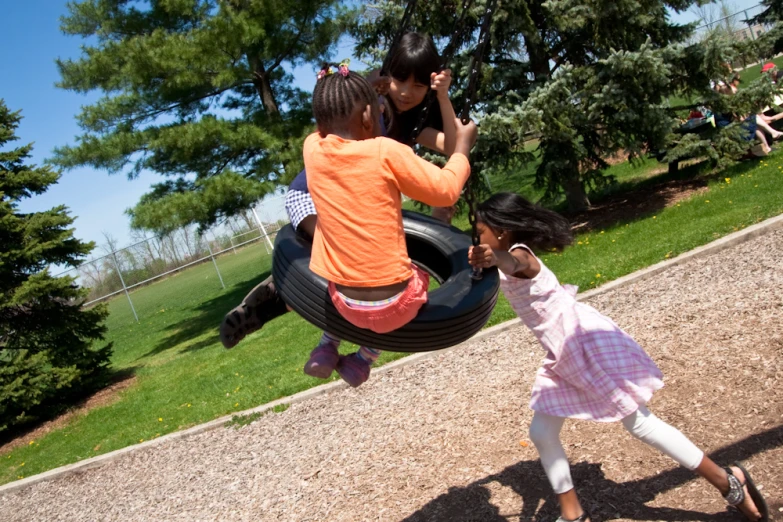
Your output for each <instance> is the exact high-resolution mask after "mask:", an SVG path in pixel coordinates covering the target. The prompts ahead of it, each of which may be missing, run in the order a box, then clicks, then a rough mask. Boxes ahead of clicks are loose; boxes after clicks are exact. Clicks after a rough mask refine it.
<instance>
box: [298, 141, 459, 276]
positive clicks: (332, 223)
mask: <svg viewBox="0 0 783 522" xmlns="http://www.w3.org/2000/svg"><path fill="white" fill-rule="evenodd" d="M304 162H305V170H306V171H307V186H308V188H309V190H310V195H311V196H312V198H313V203H315V208H316V211H317V212H318V222H317V223H318V225H317V227H316V230H315V237H314V238H313V252H312V257H311V258H310V269H311V270H312V271H313V272H315V273H316V274H318V275H320V276H321V277H323V278H325V279H327V280H329V281H332V282H334V283H336V284H340V285H345V286H352V287H376V286H386V285H391V284H394V283H400V282H402V281H407V280H408V279H410V277H411V276H412V275H413V271H412V269H411V260H410V257H408V250H407V248H406V246H405V231H404V229H403V226H402V196H401V194H405V195H406V196H408V197H410V198H413V199H416V200H418V201H421V202H423V203H426V204H427V205H432V206H437V207H446V206H450V205H454V204H455V203H456V202H457V200H458V199H459V196H460V192H461V191H462V187H463V185H465V182H466V181H467V179H468V176H470V163H469V162H468V158H467V157H465V156H464V155H463V154H454V155H452V156H451V158H450V159H449V161H448V163H447V164H446V166H445V167H443V168H442V169H441V168H440V167H438V166H436V165H433V164H432V163H430V162H428V161H426V160H424V159H422V158H420V157H418V156H417V155H416V154H415V153H414V152H413V150H412V149H411V148H410V147H408V146H406V145H403V144H401V143H398V142H396V141H394V140H392V139H389V138H374V139H369V140H345V139H342V138H340V137H339V136H335V135H333V134H329V135H327V136H326V137H325V138H322V137H321V136H320V135H319V134H318V133H315V134H311V135H310V136H308V137H307V139H306V140H305V143H304Z"/></svg>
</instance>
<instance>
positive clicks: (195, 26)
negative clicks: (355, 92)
mask: <svg viewBox="0 0 783 522" xmlns="http://www.w3.org/2000/svg"><path fill="white" fill-rule="evenodd" d="M68 8H69V14H68V15H67V16H65V17H64V18H63V19H62V30H63V31H64V32H65V33H66V34H70V35H77V36H82V37H84V38H89V39H91V41H90V43H89V44H88V45H87V46H86V47H85V48H84V52H83V55H82V57H81V58H79V59H78V60H63V61H59V62H58V65H59V68H60V73H61V75H62V81H61V83H60V84H59V86H60V87H62V88H64V89H69V90H73V91H77V92H89V91H94V90H97V91H100V92H103V93H104V97H103V98H102V99H100V100H99V101H98V102H96V103H94V104H92V105H90V106H87V107H85V108H84V109H83V111H82V113H81V114H80V115H79V117H78V121H79V124H80V125H81V127H82V128H83V129H84V131H85V133H84V134H83V135H81V136H79V137H78V138H77V144H76V145H75V146H68V147H62V148H60V149H58V150H57V151H56V157H55V160H54V161H55V163H56V164H57V165H59V166H61V167H64V168H72V167H76V166H82V165H88V166H91V167H94V168H97V169H103V170H106V171H108V172H109V173H119V172H123V173H125V174H127V175H128V177H130V178H133V177H135V176H137V175H138V174H139V172H140V171H141V170H142V169H149V170H152V171H155V172H157V173H159V174H162V175H163V176H166V177H167V178H168V179H167V180H166V181H165V182H163V183H161V184H158V185H157V186H155V187H154V189H153V190H152V191H151V192H150V193H149V194H147V195H146V196H145V197H144V198H143V199H142V201H141V203H140V204H139V205H138V206H137V207H136V208H135V209H133V210H132V211H131V216H132V218H133V225H134V226H137V227H143V228H156V229H159V230H171V229H172V227H175V226H176V225H174V224H172V221H175V220H178V222H177V224H178V225H184V224H186V223H192V222H199V223H201V224H202V225H208V224H211V223H214V222H215V221H216V220H217V219H218V218H219V217H220V216H221V215H233V214H235V213H236V212H238V211H239V210H240V209H242V208H246V207H247V206H248V204H249V203H251V202H253V201H255V200H257V199H258V198H259V197H260V196H262V195H263V194H265V193H267V192H269V191H270V190H271V189H272V188H273V187H274V185H275V184H276V183H280V182H281V181H282V180H286V179H289V178H290V177H291V176H292V175H293V174H294V173H295V172H297V171H298V170H299V169H300V168H301V165H302V159H301V155H302V154H301V144H302V140H303V138H304V136H305V134H306V133H307V131H308V130H309V129H310V128H311V125H312V112H311V108H310V97H309V95H308V94H307V93H305V92H302V91H301V90H300V89H297V88H296V87H294V86H293V77H292V75H291V73H290V72H289V71H290V70H291V68H292V67H294V66H300V65H305V64H318V63H320V62H321V61H322V60H323V58H324V57H325V56H327V55H329V54H330V52H331V51H332V50H333V49H334V47H335V45H336V42H337V40H338V38H339V36H340V35H341V34H342V32H343V27H344V24H343V20H344V19H345V17H346V16H347V14H346V10H345V9H341V8H340V6H339V0H296V1H290V0H166V1H163V0H144V1H129V0H78V1H74V2H71V3H69V4H68ZM161 216H163V217H165V219H163V221H160V220H159V218H160V217H161ZM159 223H162V225H161V226H160V227H158V226H157V225H158V224H159Z"/></svg>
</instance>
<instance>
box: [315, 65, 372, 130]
mask: <svg viewBox="0 0 783 522" xmlns="http://www.w3.org/2000/svg"><path fill="white" fill-rule="evenodd" d="M328 67H329V64H326V65H324V69H327V68H328ZM334 69H335V71H336V70H337V69H338V67H337V66H335V67H334ZM357 105H361V106H366V105H370V106H372V107H373V110H374V118H375V119H376V120H377V119H378V118H379V115H380V105H379V104H378V95H377V94H376V93H375V91H374V90H373V88H372V86H371V85H370V83H369V82H368V81H367V80H366V79H364V78H363V77H362V76H360V75H358V74H356V73H355V72H349V73H348V74H347V75H346V76H343V75H342V74H341V73H339V72H334V73H332V74H329V75H327V76H324V77H323V78H321V79H320V80H318V81H317V82H316V84H315V89H314V90H313V115H314V116H315V123H316V124H317V125H318V132H320V133H321V135H322V136H326V135H327V134H333V133H335V132H338V131H341V130H345V129H346V128H347V127H348V120H349V118H350V116H351V113H352V112H353V110H354V108H355V107H356V106H357Z"/></svg>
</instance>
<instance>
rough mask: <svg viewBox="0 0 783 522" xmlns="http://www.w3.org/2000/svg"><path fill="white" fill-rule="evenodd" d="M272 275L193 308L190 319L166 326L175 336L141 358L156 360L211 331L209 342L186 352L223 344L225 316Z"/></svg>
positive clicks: (196, 343)
mask: <svg viewBox="0 0 783 522" xmlns="http://www.w3.org/2000/svg"><path fill="white" fill-rule="evenodd" d="M270 273H271V272H269V271H267V272H264V273H262V274H260V275H259V276H258V277H257V278H252V279H248V280H246V281H242V282H240V283H237V284H235V285H234V286H232V287H231V288H229V289H227V290H226V291H225V292H223V293H221V294H220V295H218V296H216V297H215V298H213V299H210V300H208V301H204V302H202V303H200V304H199V305H198V306H197V307H195V308H193V309H192V311H193V313H192V314H191V315H190V316H189V317H188V318H187V319H184V320H182V321H180V322H178V323H174V324H170V325H168V326H166V329H165V330H166V331H168V332H171V333H170V334H169V335H168V336H166V337H164V338H163V339H161V341H160V342H158V344H157V345H156V346H155V347H154V348H153V349H152V350H150V351H149V352H147V353H146V354H144V355H142V356H141V357H139V359H143V358H145V357H152V356H154V355H157V354H159V353H162V352H165V351H166V350H169V349H171V348H176V347H177V346H180V345H181V344H183V343H188V341H190V340H191V339H196V338H199V337H201V336H203V335H204V334H206V333H208V332H211V333H212V335H210V336H209V337H207V338H206V339H201V340H199V341H197V342H194V343H190V344H187V346H186V347H185V348H184V350H182V351H183V352H194V351H198V350H201V349H203V348H206V347H208V346H211V345H213V344H215V343H217V342H219V339H220V337H219V335H218V328H219V327H220V323H221V322H222V321H223V317H224V316H225V315H226V313H227V312H228V311H229V310H231V309H232V308H234V307H235V306H237V305H238V304H239V303H240V302H242V299H244V298H245V296H246V295H247V293H248V292H250V290H251V289H252V288H253V287H254V286H255V285H257V284H258V283H259V282H261V281H263V280H264V279H265V278H266V277H268V276H269V274H270Z"/></svg>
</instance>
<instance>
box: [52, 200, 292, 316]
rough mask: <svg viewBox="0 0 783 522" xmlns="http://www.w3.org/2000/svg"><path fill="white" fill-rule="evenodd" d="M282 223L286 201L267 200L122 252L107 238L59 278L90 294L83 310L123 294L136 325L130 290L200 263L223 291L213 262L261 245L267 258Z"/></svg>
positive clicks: (216, 264)
mask: <svg viewBox="0 0 783 522" xmlns="http://www.w3.org/2000/svg"><path fill="white" fill-rule="evenodd" d="M286 223H288V214H287V213H286V211H285V196H284V195H275V196H272V197H266V198H264V199H263V200H262V201H260V202H259V203H258V204H256V205H255V206H254V207H252V208H250V209H249V210H247V211H246V212H244V213H243V214H240V215H238V216H235V217H233V218H229V219H227V220H225V221H223V222H221V223H219V224H217V225H215V226H213V227H211V228H210V229H209V230H206V231H203V232H201V233H199V231H198V229H197V227H196V226H191V227H186V228H182V229H179V230H176V231H174V232H172V233H170V234H166V235H163V236H156V237H150V238H144V239H142V240H140V241H138V242H136V243H134V244H132V245H130V246H127V247H124V248H115V247H114V245H113V241H112V240H111V239H110V238H108V237H107V244H105V245H103V250H104V252H105V253H104V255H102V256H100V257H94V258H92V259H90V260H89V261H86V262H84V263H83V264H81V265H80V266H79V267H78V268H73V269H71V270H68V271H66V272H62V273H60V274H58V277H60V276H71V277H74V278H75V279H76V282H77V284H79V285H80V286H81V287H82V288H87V289H89V291H90V293H89V295H88V297H87V302H86V303H85V306H90V305H93V304H95V303H99V302H101V301H105V300H107V299H110V298H112V297H115V296H118V295H119V294H125V297H126V298H127V300H128V303H129V305H130V308H131V310H132V311H133V316H134V317H135V319H136V321H137V322H138V321H139V316H138V314H137V313H136V307H134V305H133V296H132V293H131V291H132V290H134V289H136V288H138V287H141V286H144V285H149V284H152V283H155V282H158V281H160V280H162V279H164V278H166V277H170V276H171V275H173V274H176V273H177V272H180V271H181V270H184V269H186V268H190V267H193V266H195V265H199V264H202V263H211V264H212V265H213V266H214V268H215V272H216V273H217V277H218V280H219V281H220V284H221V286H222V287H223V288H224V289H225V288H226V283H225V282H224V281H223V275H222V274H221V272H220V268H219V267H218V263H217V261H216V258H218V257H220V256H223V255H231V254H237V253H238V252H239V251H240V250H241V249H242V248H243V247H245V246H247V245H250V244H254V243H258V242H261V243H262V244H263V245H264V249H265V251H266V254H267V255H271V253H272V250H273V249H274V240H275V236H276V234H277V232H278V231H279V230H280V229H281V228H282V227H283V226H284V225H285V224H286Z"/></svg>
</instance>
